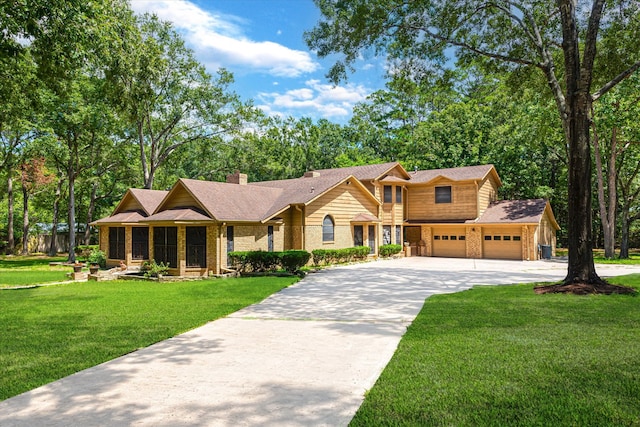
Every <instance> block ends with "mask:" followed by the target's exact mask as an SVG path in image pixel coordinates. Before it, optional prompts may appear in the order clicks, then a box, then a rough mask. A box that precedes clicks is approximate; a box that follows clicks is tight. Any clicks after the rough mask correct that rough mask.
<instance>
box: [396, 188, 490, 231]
mask: <svg viewBox="0 0 640 427" xmlns="http://www.w3.org/2000/svg"><path fill="white" fill-rule="evenodd" d="M445 185H451V197H452V202H451V203H436V202H435V197H436V196H435V187H437V186H445ZM408 193H409V195H408V199H409V201H408V204H409V212H408V219H409V220H423V219H429V220H442V221H446V220H461V219H474V218H476V216H477V211H478V210H477V195H476V187H475V184H464V185H456V184H455V183H453V182H451V181H445V180H442V181H439V182H438V183H436V184H433V185H428V186H414V187H412V188H411V189H410V190H409V192H408Z"/></svg>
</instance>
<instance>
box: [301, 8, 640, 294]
mask: <svg viewBox="0 0 640 427" xmlns="http://www.w3.org/2000/svg"><path fill="white" fill-rule="evenodd" d="M315 1H316V4H317V6H318V7H319V9H320V12H321V13H322V20H321V21H320V22H319V23H318V24H317V26H316V27H315V28H314V29H313V30H312V31H310V32H308V33H306V40H307V43H308V44H309V46H310V47H311V48H312V49H315V50H317V52H318V54H319V55H320V56H321V57H325V56H328V55H330V54H334V53H341V54H343V55H344V58H343V59H341V60H339V61H337V62H336V64H335V65H334V66H333V67H332V69H331V71H330V72H329V77H330V78H332V79H333V80H334V81H338V80H340V79H342V78H344V77H345V76H346V71H347V69H350V70H353V63H354V62H355V61H356V60H357V59H358V58H359V57H360V55H361V54H362V52H363V51H364V50H366V49H369V48H373V49H374V50H375V51H376V52H378V53H382V52H385V53H386V54H387V55H388V56H389V57H390V58H393V59H397V60H398V61H399V63H400V66H401V67H404V68H410V67H411V65H412V64H413V63H414V62H415V61H416V60H421V61H422V63H423V64H424V63H429V64H435V65H441V66H444V65H446V62H447V61H448V57H447V53H446V49H449V48H454V49H455V50H456V54H457V56H458V58H459V60H460V61H462V62H466V63H470V62H474V61H475V62H480V63H482V64H483V65H485V66H486V67H487V68H490V69H493V70H495V69H502V70H518V69H522V68H526V69H537V70H539V72H541V73H542V75H543V76H544V78H545V79H546V82H547V85H548V87H549V89H550V90H551V93H552V94H553V97H554V99H555V102H556V107H557V111H558V113H559V115H560V118H561V121H562V128H563V131H564V135H565V140H566V143H567V145H568V147H569V160H568V165H569V178H568V206H569V212H568V215H569V218H571V220H570V221H568V247H569V262H568V269H567V276H566V277H565V279H564V282H565V283H566V284H571V283H590V284H594V285H600V284H603V283H604V282H603V281H602V280H601V279H600V278H599V277H598V275H597V274H596V270H595V266H594V263H593V252H592V247H593V236H592V224H591V151H590V150H591V143H590V112H591V104H592V102H593V101H594V100H595V99H597V98H599V97H600V96H602V95H603V94H604V93H606V92H607V91H609V90H610V89H611V88H613V87H614V86H615V85H616V84H618V83H619V82H620V81H622V80H624V79H625V78H626V77H628V76H629V75H630V74H632V73H633V72H634V71H635V70H637V69H638V68H640V60H639V59H640V52H639V45H638V43H637V42H636V40H638V35H639V33H640V26H639V25H638V20H639V15H640V12H639V10H638V9H639V7H640V6H639V5H638V3H637V2H624V1H617V2H613V1H612V2H609V3H608V7H605V4H607V2H606V1H605V0H594V1H593V2H589V3H590V4H588V2H586V1H577V0H557V1H555V2H552V1H536V2H521V1H512V0H500V1H471V0H467V1H447V0H440V1H429V2H417V1H411V0H353V1H348V2H347V1H335V0H315ZM599 40H604V41H605V42H607V43H609V44H611V45H615V46H616V48H617V49H607V50H606V52H605V53H606V57H605V58H599V57H598V55H597V47H598V41H599ZM598 60H607V67H604V66H603V67H601V69H600V70H601V73H602V74H601V75H598V76H594V70H595V66H596V62H597V61H598ZM594 77H596V80H597V81H598V82H599V83H600V84H601V87H600V88H599V89H597V90H596V91H593V90H592V83H593V81H594Z"/></svg>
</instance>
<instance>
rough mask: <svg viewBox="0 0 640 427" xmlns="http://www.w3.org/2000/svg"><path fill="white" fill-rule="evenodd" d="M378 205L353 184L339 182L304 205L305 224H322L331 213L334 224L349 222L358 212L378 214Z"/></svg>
mask: <svg viewBox="0 0 640 427" xmlns="http://www.w3.org/2000/svg"><path fill="white" fill-rule="evenodd" d="M377 208H378V206H377V205H376V203H375V202H374V201H373V200H371V198H370V197H369V196H367V195H366V194H365V193H364V192H363V190H361V189H360V188H359V187H356V186H354V185H346V184H344V183H343V184H340V185H339V186H337V187H336V188H334V189H332V190H330V191H328V192H327V193H326V194H324V195H322V196H321V197H319V198H318V199H316V200H314V201H313V202H311V203H309V205H307V207H306V219H305V222H306V225H307V226H313V225H320V226H321V225H322V220H323V219H324V217H325V216H326V215H331V216H332V217H333V219H334V221H335V222H336V225H342V224H345V223H346V224H350V221H351V219H352V218H353V217H354V216H356V215H357V214H359V213H368V214H370V215H373V216H377V215H378V210H377Z"/></svg>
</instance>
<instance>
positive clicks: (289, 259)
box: [280, 250, 311, 273]
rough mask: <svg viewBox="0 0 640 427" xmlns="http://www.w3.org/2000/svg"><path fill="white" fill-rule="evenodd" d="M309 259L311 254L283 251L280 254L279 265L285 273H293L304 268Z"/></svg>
mask: <svg viewBox="0 0 640 427" xmlns="http://www.w3.org/2000/svg"><path fill="white" fill-rule="evenodd" d="M309 258H311V254H310V253H309V252H307V251H299V250H298V251H284V252H280V264H281V265H282V268H284V269H285V271H287V272H289V273H295V272H296V271H298V270H300V268H301V267H304V266H305V265H306V264H307V263H308V262H309Z"/></svg>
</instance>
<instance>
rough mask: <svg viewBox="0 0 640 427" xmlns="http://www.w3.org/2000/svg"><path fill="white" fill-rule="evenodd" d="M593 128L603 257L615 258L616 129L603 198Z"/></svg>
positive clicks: (600, 162) (601, 179) (612, 137)
mask: <svg viewBox="0 0 640 427" xmlns="http://www.w3.org/2000/svg"><path fill="white" fill-rule="evenodd" d="M592 127H593V148H594V151H595V153H594V157H595V161H596V177H597V183H598V206H599V208H600V221H601V222H602V234H603V238H604V257H605V258H607V259H613V258H614V257H615V232H616V213H615V211H616V203H617V200H616V181H617V180H616V175H617V174H616V155H617V146H616V145H617V138H616V128H614V129H613V132H612V135H611V146H610V155H609V165H608V167H607V195H606V196H605V191H604V188H605V184H604V172H603V168H602V153H601V151H600V142H599V137H598V132H597V130H596V126H595V123H592Z"/></svg>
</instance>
